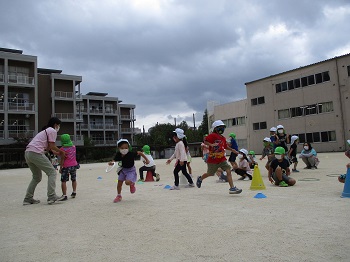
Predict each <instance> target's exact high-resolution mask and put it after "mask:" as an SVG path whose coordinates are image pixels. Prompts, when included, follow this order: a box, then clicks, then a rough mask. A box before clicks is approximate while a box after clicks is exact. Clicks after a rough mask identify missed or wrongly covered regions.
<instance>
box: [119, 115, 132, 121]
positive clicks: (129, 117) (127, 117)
mask: <svg viewBox="0 0 350 262" xmlns="http://www.w3.org/2000/svg"><path fill="white" fill-rule="evenodd" d="M120 119H124V120H127V119H131V116H130V115H120Z"/></svg>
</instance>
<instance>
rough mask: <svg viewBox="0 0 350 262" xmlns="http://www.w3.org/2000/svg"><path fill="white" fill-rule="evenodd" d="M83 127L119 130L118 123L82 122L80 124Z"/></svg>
mask: <svg viewBox="0 0 350 262" xmlns="http://www.w3.org/2000/svg"><path fill="white" fill-rule="evenodd" d="M80 128H81V129H90V130H91V129H95V130H96V129H97V130H117V129H118V126H117V125H109V124H106V125H104V124H90V125H88V124H81V125H80Z"/></svg>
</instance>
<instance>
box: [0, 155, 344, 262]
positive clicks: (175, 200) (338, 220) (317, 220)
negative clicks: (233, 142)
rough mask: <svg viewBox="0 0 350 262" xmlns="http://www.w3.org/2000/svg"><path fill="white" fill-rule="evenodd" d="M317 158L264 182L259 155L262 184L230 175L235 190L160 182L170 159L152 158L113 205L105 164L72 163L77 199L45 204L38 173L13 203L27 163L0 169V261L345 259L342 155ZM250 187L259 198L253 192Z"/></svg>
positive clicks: (199, 165)
mask: <svg viewBox="0 0 350 262" xmlns="http://www.w3.org/2000/svg"><path fill="white" fill-rule="evenodd" d="M319 158H320V160H321V163H320V165H319V169H317V170H304V169H303V167H304V164H303V163H302V162H300V163H299V170H300V173H293V174H292V175H291V176H292V177H294V178H295V179H296V180H297V183H296V185H295V186H294V187H288V188H280V187H276V186H273V185H271V184H269V182H268V179H267V171H266V170H265V169H264V164H265V161H259V163H260V164H259V167H260V173H261V176H262V178H263V181H264V183H265V186H266V189H265V190H261V191H253V190H250V185H251V182H250V181H237V179H238V176H236V175H234V176H233V177H234V183H235V185H237V186H238V187H239V188H242V189H243V192H242V193H241V194H240V195H230V194H228V189H229V187H228V184H225V183H216V180H217V178H216V177H210V178H208V179H206V180H204V182H203V184H202V188H200V189H198V188H181V190H178V191H170V190H167V189H164V186H166V185H172V184H173V175H172V171H173V163H172V164H171V165H165V161H166V160H165V159H161V160H156V164H157V172H158V173H160V175H161V180H160V181H159V182H146V183H144V184H138V185H137V191H136V193H135V194H133V195H131V194H130V192H129V188H128V187H127V186H124V187H123V201H122V202H120V203H113V199H114V197H115V195H116V182H115V179H116V174H115V172H113V171H112V172H110V173H105V168H106V164H105V163H98V164H82V165H81V169H80V170H78V191H77V197H76V198H75V199H71V198H69V200H68V201H65V202H60V203H55V204H53V205H48V204H47V203H46V186H47V177H46V175H44V176H43V180H42V181H41V183H40V184H39V185H38V187H37V189H36V192H35V198H36V199H39V200H40V201H41V203H40V204H37V205H29V206H23V205H22V201H23V197H24V195H25V191H26V188H27V186H28V183H29V181H30V179H31V173H30V170H29V169H27V168H24V169H12V170H0V196H1V198H0V210H1V215H0V222H1V223H0V224H1V226H0V230H1V234H0V261H2V262H4V261H26V262H28V261H36V262H37V261H69V262H71V261H350V234H349V233H350V227H349V225H348V223H349V218H350V198H341V197H340V195H341V193H342V192H343V189H344V184H340V183H339V182H338V181H337V177H336V175H337V174H341V173H345V172H346V168H345V164H346V163H347V162H349V161H348V160H347V159H346V157H345V155H344V154H343V153H327V154H326V153H323V154H319ZM141 165H142V162H141V161H136V167H137V168H138V167H140V166H141ZM192 169H193V175H194V176H195V177H197V175H199V174H202V173H204V172H205V170H206V165H205V164H204V163H203V161H202V159H201V158H193V162H192ZM98 177H101V179H98ZM303 180H304V181H303ZM56 192H57V194H58V195H61V189H60V181H59V176H57V186H56ZM258 192H262V193H263V194H264V195H266V198H264V199H257V198H254V196H255V195H256V194H257V193H258ZM68 193H69V194H70V193H71V184H70V183H68Z"/></svg>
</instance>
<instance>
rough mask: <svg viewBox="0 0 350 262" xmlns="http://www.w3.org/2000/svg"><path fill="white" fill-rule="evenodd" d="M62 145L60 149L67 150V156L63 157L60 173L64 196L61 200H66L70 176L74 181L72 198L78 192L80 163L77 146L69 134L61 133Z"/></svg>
mask: <svg viewBox="0 0 350 262" xmlns="http://www.w3.org/2000/svg"><path fill="white" fill-rule="evenodd" d="M61 144H62V147H61V148H60V150H62V151H63V152H65V154H66V157H65V158H64V157H62V158H61V161H60V173H61V188H62V194H63V195H62V197H61V198H60V200H59V201H66V200H67V199H68V198H67V184H66V183H67V181H69V176H70V179H71V181H72V187H73V192H72V194H71V197H72V198H75V196H76V194H77V175H76V170H77V169H79V165H78V162H77V159H76V153H77V151H76V148H75V146H74V145H73V142H72V140H71V139H70V135H69V134H63V135H61Z"/></svg>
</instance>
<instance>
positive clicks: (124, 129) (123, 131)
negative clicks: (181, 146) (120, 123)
mask: <svg viewBox="0 0 350 262" xmlns="http://www.w3.org/2000/svg"><path fill="white" fill-rule="evenodd" d="M120 131H121V132H122V133H132V129H131V128H121V129H120Z"/></svg>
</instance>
